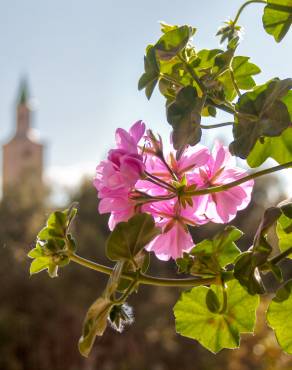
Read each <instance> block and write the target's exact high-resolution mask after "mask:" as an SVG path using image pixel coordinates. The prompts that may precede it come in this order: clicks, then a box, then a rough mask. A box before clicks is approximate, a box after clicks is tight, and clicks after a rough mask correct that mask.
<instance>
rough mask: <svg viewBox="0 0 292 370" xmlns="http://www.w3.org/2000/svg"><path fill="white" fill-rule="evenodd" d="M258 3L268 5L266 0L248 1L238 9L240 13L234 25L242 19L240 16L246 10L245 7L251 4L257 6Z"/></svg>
mask: <svg viewBox="0 0 292 370" xmlns="http://www.w3.org/2000/svg"><path fill="white" fill-rule="evenodd" d="M256 3H259V4H267V2H266V1H265V0H249V1H246V2H245V3H244V4H242V5H241V7H240V8H239V9H238V12H237V14H236V16H235V18H234V21H233V24H234V25H235V24H236V23H237V21H238V19H239V17H240V14H241V13H242V11H243V10H244V9H245V7H247V6H248V5H250V4H256Z"/></svg>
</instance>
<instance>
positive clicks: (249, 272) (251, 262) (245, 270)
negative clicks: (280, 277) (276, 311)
mask: <svg viewBox="0 0 292 370" xmlns="http://www.w3.org/2000/svg"><path fill="white" fill-rule="evenodd" d="M281 214H282V212H281V209H280V208H279V207H271V208H268V209H267V210H266V211H265V213H264V216H263V218H262V220H261V223H260V225H259V227H258V230H257V233H256V235H255V238H254V241H253V247H252V248H251V249H250V250H249V251H248V252H245V253H242V254H241V255H240V256H239V257H238V259H237V260H236V263H235V266H234V276H235V278H236V279H237V280H238V281H239V282H240V284H241V285H242V286H244V287H245V288H246V289H247V291H248V292H249V293H250V294H252V295H254V294H263V293H264V292H265V287H264V285H263V282H262V280H261V276H260V273H259V269H258V268H259V267H260V266H263V265H265V264H266V262H267V260H268V257H269V256H270V254H271V251H272V247H271V245H270V244H269V243H268V241H267V233H268V231H269V229H270V228H271V227H272V226H273V225H274V223H275V222H276V221H277V219H278V218H279V217H280V216H281Z"/></svg>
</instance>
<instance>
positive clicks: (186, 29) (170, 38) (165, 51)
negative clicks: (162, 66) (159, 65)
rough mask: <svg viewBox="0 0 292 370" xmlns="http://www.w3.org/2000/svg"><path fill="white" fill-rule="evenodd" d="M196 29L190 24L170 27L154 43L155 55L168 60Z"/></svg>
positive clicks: (178, 51)
mask: <svg viewBox="0 0 292 370" xmlns="http://www.w3.org/2000/svg"><path fill="white" fill-rule="evenodd" d="M195 32H196V29H195V28H193V27H190V26H187V25H185V26H181V27H177V28H173V27H172V28H171V29H170V30H169V31H167V32H165V33H164V34H163V35H162V36H161V37H160V39H159V40H158V41H157V43H156V44H155V46H154V47H155V51H156V55H157V57H158V58H159V59H160V60H170V59H172V58H174V57H175V56H176V55H177V54H179V53H180V52H181V51H182V50H183V49H184V48H185V47H186V45H187V43H188V42H189V39H190V37H191V36H193V35H194V33H195Z"/></svg>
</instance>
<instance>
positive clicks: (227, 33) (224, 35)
mask: <svg viewBox="0 0 292 370" xmlns="http://www.w3.org/2000/svg"><path fill="white" fill-rule="evenodd" d="M240 31H241V27H240V26H238V25H236V24H234V22H233V21H232V20H228V21H226V22H224V26H222V27H221V28H220V29H219V30H218V32H217V33H216V36H220V44H222V43H223V42H224V41H225V40H227V41H228V42H230V41H231V40H233V39H235V38H237V37H238V36H239V35H240Z"/></svg>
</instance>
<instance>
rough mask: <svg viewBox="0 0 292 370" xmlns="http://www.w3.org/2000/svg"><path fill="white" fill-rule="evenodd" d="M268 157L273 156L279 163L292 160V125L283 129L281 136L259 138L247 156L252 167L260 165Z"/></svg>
mask: <svg viewBox="0 0 292 370" xmlns="http://www.w3.org/2000/svg"><path fill="white" fill-rule="evenodd" d="M268 158H273V159H274V160H275V161H277V162H278V163H279V164H283V163H287V162H290V161H292V127H289V128H287V129H286V130H285V131H283V132H282V134H281V136H277V137H264V138H263V139H261V140H257V142H256V144H255V146H254V147H253V149H252V150H251V152H250V153H249V155H248V157H247V163H248V165H249V166H250V167H252V168H254V167H259V166H260V165H261V164H263V163H264V162H265V161H266V160H267V159H268Z"/></svg>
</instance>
